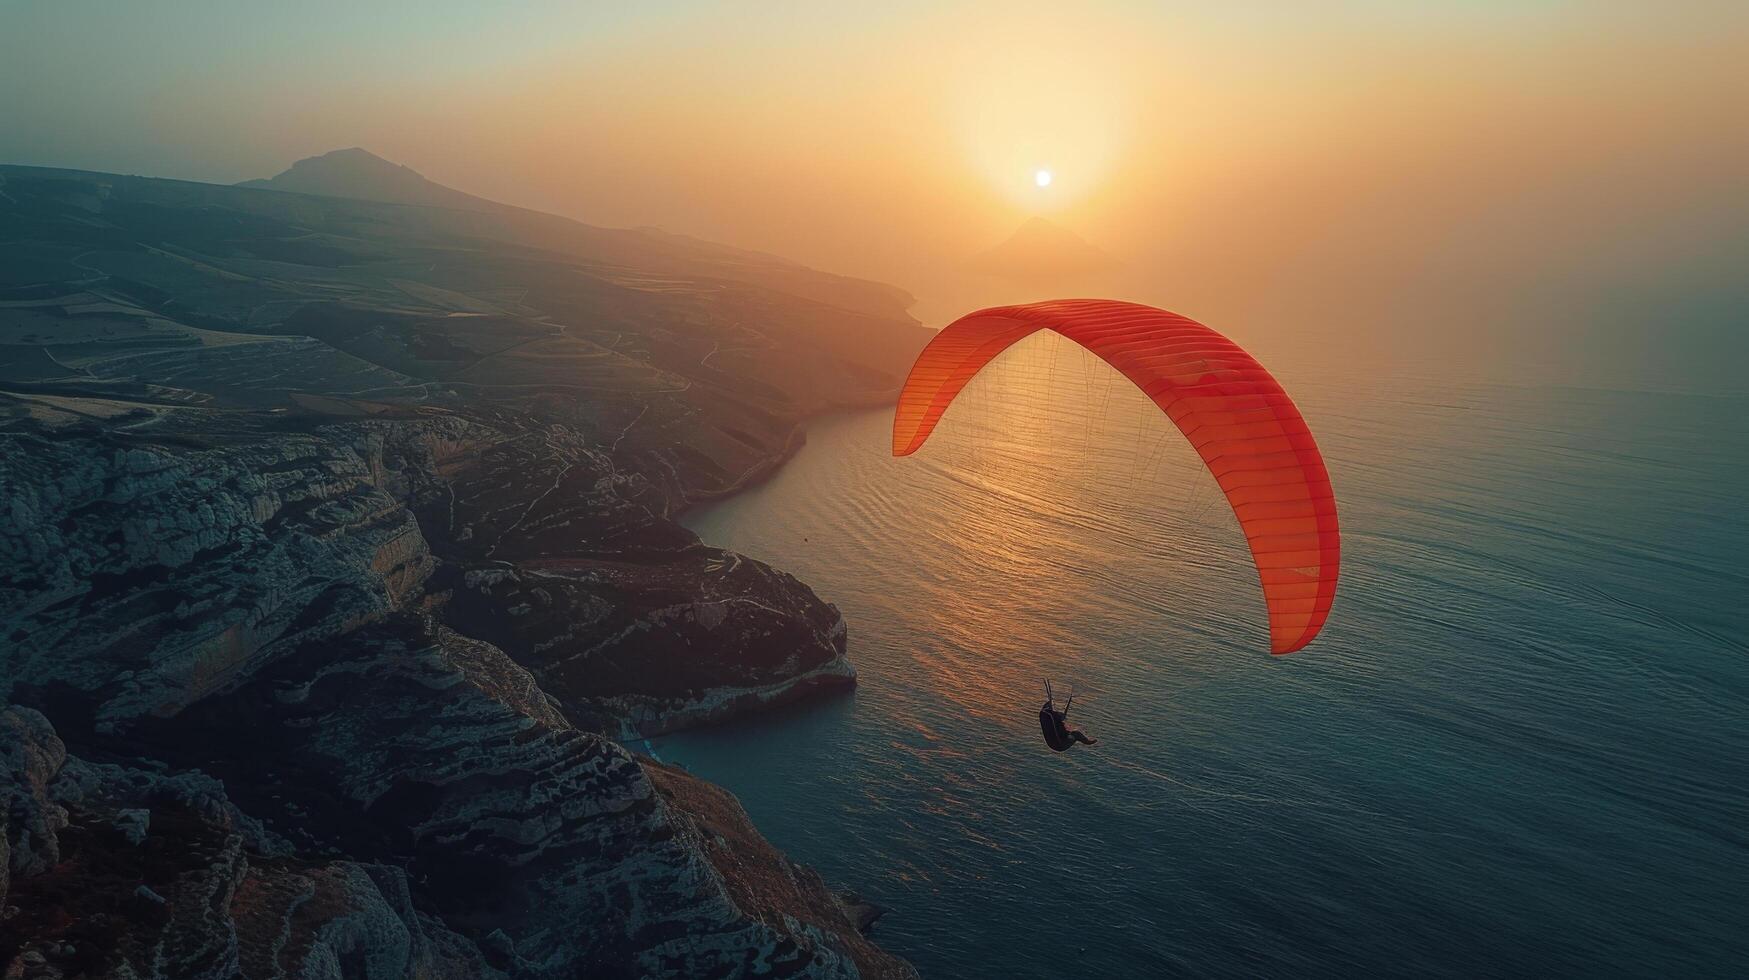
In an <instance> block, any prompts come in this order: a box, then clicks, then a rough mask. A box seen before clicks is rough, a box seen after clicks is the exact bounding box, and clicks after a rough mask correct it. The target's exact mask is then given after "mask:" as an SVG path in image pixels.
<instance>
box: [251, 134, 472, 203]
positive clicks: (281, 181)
mask: <svg viewBox="0 0 1749 980" xmlns="http://www.w3.org/2000/svg"><path fill="white" fill-rule="evenodd" d="M237 186H239V187H260V188H266V189H268V190H276V191H296V192H298V193H300V194H320V195H322V196H324V197H351V198H357V199H359V200H363V201H383V202H385V203H389V204H418V205H425V206H430V207H440V208H455V209H458V210H462V211H493V210H501V209H503V208H504V205H502V204H498V203H496V202H494V201H488V200H486V199H485V198H483V197H475V196H474V195H472V194H464V193H463V192H461V191H458V190H455V189H454V188H450V187H445V186H443V185H442V184H438V183H433V182H432V181H429V180H426V179H425V177H424V176H422V175H421V174H420V173H419V171H417V170H414V169H413V168H412V167H404V166H402V165H400V164H398V163H392V162H390V161H388V160H384V159H383V158H382V157H379V156H377V155H376V154H374V153H372V152H370V151H369V150H365V149H362V148H360V147H356V146H354V147H352V148H350V149H345V150H335V151H333V152H332V153H324V154H322V155H321V156H318V157H307V158H305V159H303V160H299V161H298V162H297V163H294V164H292V165H291V167H290V168H289V169H287V170H286V171H285V172H284V173H281V174H280V175H279V176H277V177H273V178H271V179H268V180H246V181H243V182H242V183H241V184H238V185H237Z"/></svg>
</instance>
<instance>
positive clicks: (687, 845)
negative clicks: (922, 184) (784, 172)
mask: <svg viewBox="0 0 1749 980" xmlns="http://www.w3.org/2000/svg"><path fill="white" fill-rule="evenodd" d="M318 159H319V160H324V161H325V162H321V163H320V164H319V165H318V164H316V163H312V164H310V165H309V166H307V167H303V168H302V170H301V172H300V173H299V175H298V178H297V180H298V182H299V183H302V184H303V185H304V186H306V187H308V186H322V187H324V188H325V189H327V190H331V191H332V190H349V191H359V190H360V188H361V187H362V186H363V185H366V184H368V186H369V189H370V190H371V192H372V193H376V194H391V193H393V194H398V195H400V197H402V198H403V200H398V201H393V202H384V201H379V200H372V199H368V198H360V197H356V196H351V195H346V196H337V195H335V194H332V193H323V194H317V193H311V192H309V191H305V190H284V189H279V188H278V187H268V188H263V187H236V186H224V185H216V184H202V183H194V182H188V181H175V180H159V179H154V178H148V177H133V176H122V175H117V174H103V173H89V172H82V171H71V170H53V169H45V168H34V167H15V166H0V638H3V639H0V908H7V909H11V910H14V911H17V912H18V914H17V915H10V916H9V917H0V918H4V919H5V921H0V964H4V963H7V962H14V963H16V962H20V960H18V959H15V958H14V957H15V956H22V957H24V959H23V960H22V962H25V963H29V962H32V959H31V958H32V957H45V958H48V959H51V960H54V961H55V962H57V963H60V964H62V966H64V967H65V970H64V972H66V973H67V975H74V974H75V973H77V974H81V975H91V976H112V975H113V976H119V975H140V976H147V975H152V976H177V977H215V978H217V977H232V976H241V977H269V976H280V975H284V974H287V973H290V974H295V975H299V976H302V975H316V974H320V975H323V976H345V977H356V976H367V975H368V976H379V975H381V976H482V977H504V976H511V977H541V978H545V977H558V976H667V975H684V976H692V975H696V976H729V975H782V976H822V977H843V978H849V977H854V976H863V977H894V978H914V977H915V972H914V971H912V970H911V969H910V968H909V967H908V966H907V965H906V964H904V963H903V962H901V961H899V960H897V959H895V958H894V957H892V956H890V955H888V954H886V953H884V952H883V951H881V950H880V949H879V948H877V947H876V946H874V945H873V944H872V943H871V942H869V940H868V939H867V938H866V937H864V936H863V935H862V934H861V932H860V926H861V925H862V924H865V923H866V918H865V917H864V915H863V914H862V913H861V912H860V911H856V906H855V903H847V902H845V901H843V900H842V899H841V897H840V896H839V895H838V894H837V893H835V892H834V891H833V890H832V889H830V888H829V887H828V886H827V885H826V883H825V882H824V881H822V880H821V878H820V876H819V875H818V874H816V873H814V872H812V871H810V870H808V869H805V868H802V867H800V866H798V865H795V864H794V863H792V862H790V861H789V859H787V858H785V857H783V856H782V855H781V854H779V853H777V852H776V851H775V850H774V849H773V848H771V846H770V845H769V844H767V843H766V842H765V841H764V840H763V839H762V838H760V837H759V835H758V832H757V830H756V829H755V828H754V827H753V826H752V825H751V823H750V822H749V821H748V818H747V815H746V814H745V812H743V811H742V810H741V809H740V807H739V805H738V804H736V803H735V802H734V799H733V797H731V796H729V795H728V794H727V793H725V792H723V791H722V790H720V789H717V788H715V787H711V786H708V785H706V784H702V783H700V782H698V781H697V780H695V779H692V778H691V777H689V776H687V775H686V774H685V773H683V772H679V771H676V770H672V769H669V768H667V767H664V766H662V765H660V764H659V763H656V762H654V761H652V760H649V759H647V758H645V757H643V756H640V755H637V754H635V753H633V752H632V751H630V750H628V748H627V747H626V746H625V745H623V744H622V742H627V741H631V740H633V739H636V738H639V737H641V736H644V735H649V734H654V733H659V732H663V731H671V730H674V729H676V728H680V727H684V726H686V725H694V724H700V723H707V722H711V721H716V720H719V719H722V718H726V717H729V716H732V715H736V714H745V713H749V712H756V711H759V710H762V709H763V708H764V707H765V706H767V705H770V704H774V703H778V702H783V701H789V700H794V699H797V698H802V697H808V696H813V695H817V694H819V693H821V692H827V691H843V690H845V689H847V688H848V687H850V686H851V685H853V684H854V683H855V670H854V668H853V667H852V666H851V663H850V660H849V657H848V653H849V647H848V627H847V625H846V623H845V621H844V618H843V616H842V615H841V614H840V613H839V611H838V609H837V608H836V607H834V606H832V605H831V604H830V603H828V602H825V601H824V600H822V599H821V598H820V597H819V596H818V595H816V594H815V593H814V591H813V590H812V589H810V588H809V587H808V586H807V585H806V584H804V583H802V582H800V581H798V580H797V579H796V578H794V577H793V576H790V575H788V574H785V573H784V572H782V571H780V570H778V569H775V568H772V567H771V566H769V565H766V564H765V563H763V562H761V561H758V560H757V559H754V558H749V557H746V556H743V555H738V554H734V553H732V552H728V551H724V550H722V549H718V548H713V547H710V546H708V545H706V544H705V543H703V542H701V541H700V540H699V539H698V537H697V536H696V535H694V534H693V533H692V532H691V531H689V530H687V529H686V528H685V527H684V526H683V525H681V524H680V523H678V522H677V521H676V519H675V517H676V515H677V514H679V513H680V512H681V511H682V510H684V509H685V508H687V507H689V506H692V505H694V504H696V503H699V502H701V501H705V500H709V499H711V498H714V497H718V496H721V495H723V494H726V493H731V492H734V491H736V490H738V489H740V488H742V487H744V486H747V485H748V484H750V483H752V482H754V481H757V480H759V479H761V478H762V477H764V476H766V475H769V474H770V473H771V472H772V471H773V469H774V468H775V467H777V466H778V465H779V464H781V462H782V461H783V460H784V459H786V458H787V457H788V455H789V454H791V453H793V452H794V451H795V450H796V448H797V447H798V446H799V445H800V444H801V441H802V429H801V425H802V423H803V422H804V420H806V419H807V418H808V417H810V416H812V415H815V414H817V413H821V412H826V411H832V410H836V409H842V408H849V407H855V406H865V405H871V404H878V403H883V402H886V401H887V400H888V399H890V397H891V396H892V393H893V392H894V391H895V389H896V388H897V386H898V385H899V383H900V381H901V379H902V378H903V377H904V375H905V372H906V370H907V368H908V367H909V365H910V362H911V360H912V358H913V357H914V356H915V354H916V352H917V350H918V349H920V348H921V347H922V345H923V344H924V343H925V342H927V340H928V338H929V333H928V331H926V330H924V329H923V328H922V327H921V326H920V325H919V324H918V323H917V322H916V321H915V320H913V319H912V318H911V317H910V316H909V315H908V314H907V313H906V312H905V311H906V306H907V302H908V297H907V296H906V295H905V294H904V293H903V292H901V291H899V290H896V289H893V288H891V287H887V286H883V285H881V284H878V283H868V282H863V281H861V280H855V279H849V278H847V277H842V276H832V275H828V274H825V273H821V272H817V271H815V270H812V269H808V268H806V267H803V266H800V265H797V264H795V263H792V262H786V261H784V260H781V259H776V258H772V257H769V256H761V255H759V254H758V253H751V252H743V251H740V250H736V249H731V248H727V247H724V246H716V245H711V244H709V243H705V242H698V241H695V240H692V239H686V238H682V237H679V236H667V235H662V234H659V233H655V234H653V233H649V232H644V231H637V230H610V229H599V228H591V227H590V226H587V225H582V224H579V223H577V222H574V221H570V220H568V219H564V218H558V217H555V216H552V215H542V214H538V213H536V212H531V211H524V210H521V209H517V208H510V207H507V206H504V205H496V204H492V202H484V201H480V199H477V198H471V197H468V196H467V195H461V198H463V199H465V200H463V201H462V205H465V206H456V207H450V206H446V205H443V204H431V203H425V204H412V205H410V204H409V203H408V201H407V200H405V198H423V199H424V200H427V201H431V200H452V201H454V200H458V199H457V198H447V197H446V196H445V195H446V193H450V194H459V192H450V191H448V189H446V188H441V187H439V186H438V185H434V184H429V182H425V181H424V179H423V178H421V177H419V176H418V175H417V174H414V173H412V172H411V171H406V170H404V168H398V167H395V166H394V165H393V164H387V163H385V162H384V161H380V160H376V158H374V157H368V155H364V156H360V155H359V154H357V153H346V154H341V155H339V156H338V159H335V158H334V155H330V157H329V158H318ZM373 161H374V162H373ZM292 171H300V168H299V167H293V168H292ZM289 173H291V171H288V174H289ZM282 176H285V175H282ZM318 178H320V179H318ZM342 178H344V179H342ZM275 180H276V181H277V180H279V178H275ZM306 180H307V181H309V182H310V183H304V182H305V181H306ZM289 182H290V180H289V178H288V183H289ZM361 182H362V183H361ZM270 183H271V182H270ZM475 202H479V203H475ZM8 813H10V814H11V815H12V816H11V818H10V820H8V818H7V817H6V814H8ZM7 854H10V855H11V859H10V861H9V862H8V861H7V858H6V855H7ZM8 868H9V870H8ZM875 873H878V872H875ZM628 910H629V911H628ZM75 949H76V950H77V953H76V954H75V953H74V950H75ZM366 953H368V954H369V956H368V957H367V956H366ZM38 962H41V960H38ZM365 964H368V965H365ZM62 966H55V967H53V968H52V970H51V972H57V971H61V970H62ZM38 972H40V971H38Z"/></svg>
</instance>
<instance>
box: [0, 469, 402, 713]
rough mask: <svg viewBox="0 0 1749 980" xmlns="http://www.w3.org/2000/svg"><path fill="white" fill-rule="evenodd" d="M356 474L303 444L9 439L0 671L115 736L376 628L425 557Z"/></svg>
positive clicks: (3, 487) (378, 493)
mask: <svg viewBox="0 0 1749 980" xmlns="http://www.w3.org/2000/svg"><path fill="white" fill-rule="evenodd" d="M368 477H369V472H368V471H367V469H366V466H365V462H364V460H362V459H361V458H360V457H359V456H358V455H357V454H356V453H353V452H351V451H349V450H347V449H346V448H344V447H337V446H335V445H333V444H332V443H330V442H329V441H327V440H323V439H320V438H315V437H310V436H299V437H287V438H280V439H276V440H274V441H272V442H267V443H253V444H247V445H242V446H228V447H224V448H211V449H199V450H195V451H176V450H174V449H171V448H166V447H162V446H152V445H140V444H129V443H124V442H119V441H116V440H112V439H108V438H104V437H102V436H101V435H100V436H97V437H94V438H52V437H51V438H41V437H36V436H32V435H25V434H18V435H13V436H11V437H10V438H6V451H5V452H4V453H0V502H3V503H0V506H3V507H5V508H6V512H5V514H4V516H3V517H0V608H4V610H5V613H4V621H3V622H0V630H3V631H4V634H5V636H6V643H5V644H4V645H3V646H0V676H3V677H5V678H7V679H9V680H10V681H11V683H12V684H13V685H14V686H16V685H20V684H22V685H27V686H30V687H33V688H37V689H43V688H49V687H54V686H61V687H66V688H70V689H72V690H73V691H77V692H78V693H79V694H81V695H84V696H85V697H86V698H88V699H89V700H90V702H91V708H92V710H93V711H94V712H95V714H96V715H97V717H98V719H99V722H100V724H102V725H104V726H113V725H114V724H116V723H118V722H125V721H126V720H128V719H131V718H134V717H138V716H140V715H144V714H148V713H152V714H173V713H175V712H176V711H178V710H180V709H181V708H183V707H185V706H187V705H188V704H191V703H193V702H194V701H197V700H199V699H200V698H202V697H205V696H206V695H208V694H210V693H212V692H214V691H216V690H219V689H222V688H223V687H224V686H225V685H226V684H227V683H229V682H231V681H233V680H235V679H237V678H239V677H243V676H246V675H247V674H248V672H249V671H250V670H251V669H252V667H253V666H255V665H258V664H261V663H264V662H266V661H268V660H270V659H272V657H273V656H274V655H275V654H276V652H277V651H280V650H284V649H289V648H290V647H292V646H295V645H297V644H299V643H303V642H308V641H312V640H317V639H323V638H327V637H332V636H335V635H338V634H340V633H342V632H344V631H346V630H348V629H351V628H354V627H356V626H358V625H360V624H363V623H366V622H370V621H372V620H374V619H378V618H380V617H381V616H383V615H384V614H385V613H387V612H388V611H390V610H392V609H395V608H397V607H398V606H399V605H400V604H401V603H402V602H404V601H405V600H406V599H407V597H408V596H409V595H411V594H413V593H414V592H416V591H417V590H418V589H419V588H420V586H422V585H423V583H424V581H425V577H426V575H427V574H429V572H430V571H431V569H432V568H433V564H434V563H433V561H432V558H431V554H430V552H429V550H428V549H427V547H426V544H425V539H424V537H423V536H422V535H421V534H420V531H419V527H418V524H417V522H416V521H415V520H414V519H413V516H412V515H411V514H410V513H409V512H408V511H407V510H406V509H405V508H404V507H402V506H401V505H400V504H399V503H398V502H397V501H396V500H395V499H394V498H393V497H391V496H390V495H389V494H387V493H385V492H383V491H382V490H379V489H377V488H376V487H375V486H373V485H372V484H371V482H370V480H369V479H368ZM0 693H10V692H0Z"/></svg>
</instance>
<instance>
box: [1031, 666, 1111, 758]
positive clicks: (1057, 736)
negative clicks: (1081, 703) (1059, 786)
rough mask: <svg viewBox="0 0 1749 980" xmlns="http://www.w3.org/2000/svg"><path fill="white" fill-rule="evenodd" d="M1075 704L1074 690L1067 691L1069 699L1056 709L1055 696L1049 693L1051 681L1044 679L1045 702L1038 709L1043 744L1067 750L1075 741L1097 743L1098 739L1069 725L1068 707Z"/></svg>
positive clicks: (1057, 749)
mask: <svg viewBox="0 0 1749 980" xmlns="http://www.w3.org/2000/svg"><path fill="white" fill-rule="evenodd" d="M1074 706H1075V692H1074V691H1070V692H1069V700H1068V701H1067V702H1065V703H1064V705H1063V710H1061V711H1058V710H1057V706H1056V696H1055V695H1053V694H1052V693H1051V682H1050V681H1045V703H1044V706H1043V707H1041V708H1039V709H1038V724H1039V727H1040V728H1042V729H1044V733H1045V744H1046V745H1048V746H1050V747H1051V748H1053V749H1055V750H1056V751H1058V752H1067V751H1069V750H1070V749H1072V748H1074V747H1075V743H1076V742H1080V743H1081V744H1083V745H1098V744H1099V740H1098V739H1096V738H1088V737H1087V735H1086V733H1084V732H1080V731H1077V730H1075V729H1073V728H1070V727H1069V709H1070V708H1072V707H1074Z"/></svg>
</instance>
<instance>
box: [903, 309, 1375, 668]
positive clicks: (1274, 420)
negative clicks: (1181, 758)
mask: <svg viewBox="0 0 1749 980" xmlns="http://www.w3.org/2000/svg"><path fill="white" fill-rule="evenodd" d="M1038 330H1055V331H1056V332H1057V333H1059V334H1062V335H1063V336H1064V337H1067V338H1068V339H1070V340H1072V341H1074V342H1075V343H1077V344H1080V345H1081V346H1082V347H1085V348H1087V349H1088V350H1089V351H1092V352H1093V353H1094V354H1096V355H1098V356H1099V357H1100V358H1102V359H1103V360H1104V361H1105V362H1106V363H1108V364H1110V365H1111V366H1112V367H1114V368H1117V369H1118V371H1120V372H1122V373H1123V375H1124V376H1125V377H1127V378H1129V379H1130V380H1131V381H1132V382H1134V383H1135V385H1136V387H1138V388H1140V389H1142V393H1143V394H1145V395H1147V396H1148V397H1149V398H1151V399H1153V401H1154V404H1156V405H1158V406H1160V408H1161V410H1162V411H1164V412H1165V413H1166V416H1167V417H1168V418H1170V419H1171V420H1172V421H1173V422H1174V423H1176V424H1177V426H1178V428H1179V430H1180V431H1182V432H1183V433H1184V435H1185V438H1187V439H1189V440H1190V444H1191V445H1192V446H1194V447H1195V448H1196V451H1197V453H1198V454H1199V455H1201V456H1202V460H1203V462H1204V463H1205V464H1207V466H1208V468H1209V471H1210V472H1211V473H1213V474H1214V477H1215V481H1216V482H1217V483H1219V484H1220V487H1221V490H1222V492H1224V493H1225V494H1226V496H1227V502H1228V503H1229V504H1231V505H1232V508H1233V513H1234V514H1235V515H1236V516H1237V517H1238V518H1239V526H1240V528H1241V529H1242V530H1243V531H1244V532H1245V539H1246V541H1247V542H1248V543H1249V544H1250V546H1251V557H1252V559H1253V560H1254V561H1255V562H1256V564H1257V574H1258V576H1259V577H1260V578H1261V579H1262V581H1263V598H1264V601H1265V602H1266V603H1267V605H1268V607H1269V648H1270V652H1271V653H1278V654H1280V653H1292V652H1293V651H1295V650H1298V649H1300V648H1301V647H1303V646H1305V645H1306V644H1308V643H1310V642H1312V638H1313V637H1315V636H1317V635H1318V631H1319V630H1320V629H1322V628H1323V626H1324V621H1325V620H1326V619H1328V618H1329V616H1330V605H1331V603H1332V602H1333V601H1334V600H1335V598H1336V576H1337V572H1338V570H1339V568H1340V566H1341V534H1340V532H1339V531H1338V529H1337V523H1336V494H1335V492H1334V491H1333V490H1332V489H1331V487H1330V474H1329V471H1327V470H1326V469H1325V468H1324V457H1323V456H1322V454H1320V453H1319V452H1318V445H1317V443H1315V442H1313V441H1312V433H1311V430H1310V429H1308V428H1307V427H1306V422H1305V419H1303V418H1301V417H1300V412H1299V409H1297V408H1295V407H1294V403H1293V401H1292V400H1290V399H1289V398H1288V396H1287V392H1285V391H1283V390H1282V388H1281V385H1280V384H1278V383H1276V380H1275V379H1274V378H1273V377H1271V376H1270V374H1269V372H1268V371H1265V370H1264V369H1263V365H1261V364H1259V363H1257V359H1256V358H1254V357H1252V356H1251V355H1250V354H1247V353H1246V352H1245V351H1244V350H1243V349H1242V348H1240V347H1239V345H1238V344H1235V343H1233V342H1232V341H1230V340H1228V339H1227V338H1225V337H1223V336H1221V335H1220V334H1218V333H1216V332H1214V331H1213V330H1210V329H1209V328H1208V327H1205V326H1203V325H1202V324H1200V323H1197V322H1196V321H1195V320H1191V319H1189V318H1187V317H1182V316H1179V315H1178V314H1176V313H1168V312H1166V311H1165V310H1158V309H1155V308H1154V307H1151V306H1141V305H1139V304H1136V303H1120V302H1117V301H1114V300H1104V299H1074V300H1053V301H1050V302H1046V303H1028V304H1026V305H1024V306H1000V307H994V308H992V309H988V310H980V311H978V312H976V313H972V314H969V315H967V316H964V317H961V318H960V319H958V320H955V321H954V322H953V323H951V324H948V326H947V327H946V328H945V329H943V330H942V331H941V332H940V333H939V334H936V336H935V339H934V340H932V341H930V342H929V345H928V346H927V347H925V348H924V349H923V353H922V354H920V355H918V357H917V363H916V364H914V365H913V366H912V367H911V375H910V377H909V378H907V379H906V381H905V387H904V390H903V391H901V392H900V393H899V405H898V411H897V413H896V414H895V415H894V416H893V455H895V456H909V455H910V454H912V453H914V452H916V451H917V449H918V447H920V446H922V445H923V442H924V440H926V439H928V438H929V433H930V432H931V431H932V430H933V429H934V428H935V423H936V422H938V421H940V419H941V416H942V413H944V412H946V411H947V406H948V405H949V404H951V403H952V402H953V399H954V396H955V395H957V394H959V392H960V389H961V388H964V387H965V386H966V382H968V381H970V380H971V379H972V376H973V375H975V374H977V373H978V371H979V369H981V368H982V367H983V366H984V365H985V364H988V363H989V362H990V361H991V360H993V359H995V357H996V356H997V355H998V354H1001V353H1002V352H1003V351H1004V350H1007V349H1008V347H1009V346H1010V345H1012V344H1013V343H1014V342H1015V341H1017V340H1020V339H1021V338H1022V337H1026V336H1027V335H1029V334H1032V333H1034V332H1035V331H1038Z"/></svg>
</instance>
